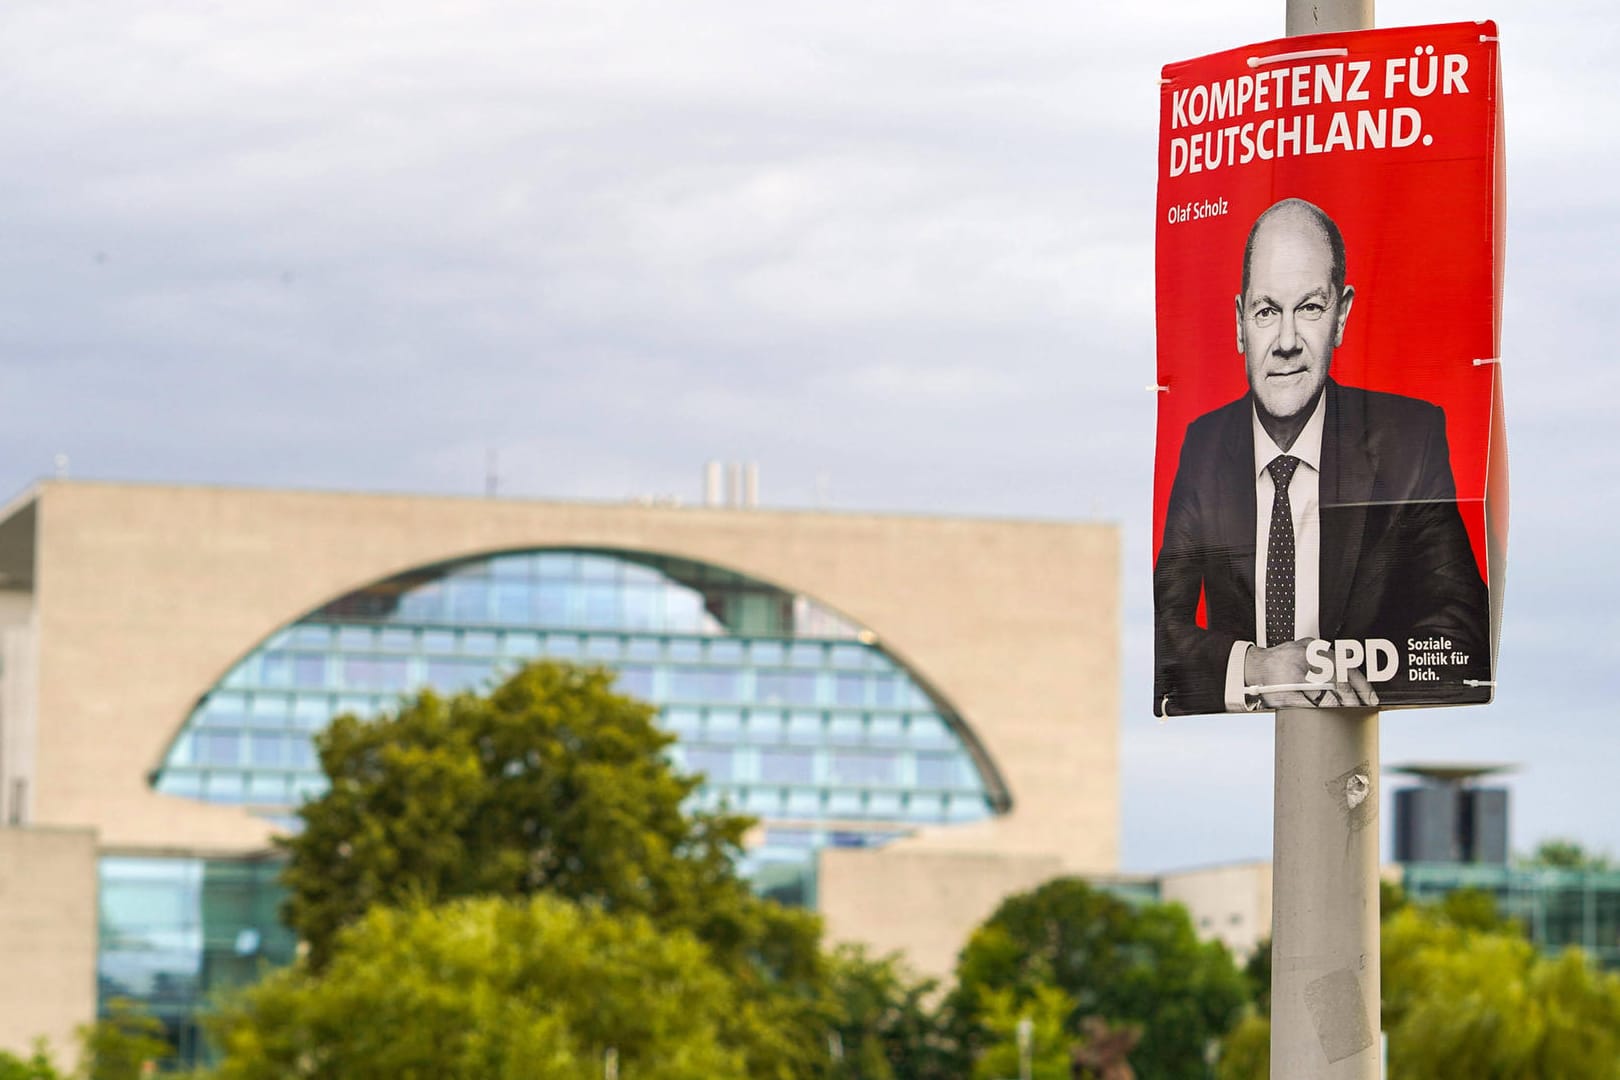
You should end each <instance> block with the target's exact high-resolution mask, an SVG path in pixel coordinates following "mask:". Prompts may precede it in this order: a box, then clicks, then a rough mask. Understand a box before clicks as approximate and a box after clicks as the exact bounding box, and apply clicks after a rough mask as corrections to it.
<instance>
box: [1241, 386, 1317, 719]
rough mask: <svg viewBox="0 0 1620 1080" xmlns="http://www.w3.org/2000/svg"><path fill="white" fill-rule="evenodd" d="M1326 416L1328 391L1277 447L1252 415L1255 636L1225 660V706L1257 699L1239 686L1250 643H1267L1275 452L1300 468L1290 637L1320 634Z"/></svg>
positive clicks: (1292, 490) (1294, 506)
mask: <svg viewBox="0 0 1620 1080" xmlns="http://www.w3.org/2000/svg"><path fill="white" fill-rule="evenodd" d="M1326 416H1327V394H1325V393H1324V394H1322V395H1321V396H1320V397H1318V398H1317V399H1316V408H1315V409H1314V410H1313V411H1312V412H1311V418H1310V419H1309V420H1307V421H1306V422H1305V427H1304V429H1303V430H1302V431H1301V432H1300V433H1299V438H1297V439H1295V440H1294V445H1293V446H1291V447H1289V448H1288V449H1287V450H1282V449H1279V448H1278V446H1277V444H1276V443H1274V442H1272V441H1271V436H1270V435H1268V434H1266V429H1265V428H1264V427H1262V426H1261V424H1260V415H1259V413H1257V412H1254V413H1251V414H1250V422H1251V423H1252V424H1253V425H1254V536H1255V545H1254V629H1255V636H1256V638H1257V639H1258V640H1256V641H1238V642H1234V643H1233V645H1232V652H1231V654H1230V655H1229V656H1228V658H1227V662H1226V707H1227V708H1228V709H1238V710H1253V709H1255V708H1257V707H1258V705H1259V702H1258V700H1256V701H1250V700H1247V699H1246V698H1245V696H1244V688H1243V658H1244V656H1245V655H1246V654H1247V653H1248V651H1249V646H1251V645H1259V646H1260V647H1261V648H1265V647H1266V646H1268V645H1272V644H1278V645H1280V644H1282V642H1270V641H1267V640H1266V549H1267V547H1268V546H1269V545H1270V542H1271V507H1272V503H1273V502H1275V501H1276V497H1277V493H1276V491H1275V489H1274V487H1273V484H1272V480H1271V472H1270V471H1269V470H1268V469H1267V466H1268V465H1270V464H1271V462H1272V460H1273V459H1275V458H1276V457H1277V455H1279V454H1285V453H1286V454H1291V455H1293V456H1294V457H1296V458H1298V459H1299V467H1298V468H1296V469H1295V470H1294V477H1293V479H1292V480H1290V481H1289V483H1288V507H1289V509H1290V510H1291V511H1292V516H1293V519H1294V634H1293V637H1290V638H1289V639H1288V640H1289V641H1295V640H1298V639H1299V638H1314V637H1318V636H1319V635H1320V634H1321V575H1322V515H1321V495H1320V492H1321V488H1322V428H1323V426H1324V425H1325V421H1326Z"/></svg>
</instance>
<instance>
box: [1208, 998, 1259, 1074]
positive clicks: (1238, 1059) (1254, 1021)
mask: <svg viewBox="0 0 1620 1080" xmlns="http://www.w3.org/2000/svg"><path fill="white" fill-rule="evenodd" d="M1270 1076H1271V1018H1270V1017H1269V1016H1266V1015H1264V1014H1262V1013H1260V1012H1258V1011H1256V1012H1251V1013H1249V1014H1247V1015H1246V1016H1244V1017H1243V1019H1242V1020H1239V1021H1238V1024H1237V1027H1235V1028H1233V1029H1232V1031H1231V1033H1230V1034H1228V1035H1227V1036H1226V1038H1225V1039H1224V1040H1222V1042H1221V1056H1220V1059H1219V1060H1218V1061H1216V1063H1215V1080H1268V1078H1269V1077H1270Z"/></svg>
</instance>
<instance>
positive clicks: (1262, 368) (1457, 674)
mask: <svg viewBox="0 0 1620 1080" xmlns="http://www.w3.org/2000/svg"><path fill="white" fill-rule="evenodd" d="M1161 81H1162V84H1163V87H1162V92H1161V95H1160V98H1161V100H1160V121H1159V198H1158V225H1157V228H1158V235H1157V297H1158V301H1157V329H1158V379H1157V384H1158V385H1157V388H1158V390H1159V394H1158V402H1159V423H1158V443H1157V452H1156V457H1155V461H1154V490H1153V498H1154V502H1153V536H1154V566H1153V599H1154V627H1155V640H1154V652H1155V656H1154V688H1153V695H1154V712H1155V713H1156V714H1157V715H1160V716H1166V715H1175V714H1187V713H1213V712H1236V711H1247V710H1253V709H1259V708H1266V709H1271V708H1281V707H1295V706H1321V707H1333V706H1362V705H1376V706H1380V707H1388V706H1397V705H1456V704H1473V703H1484V702H1488V701H1489V700H1490V699H1491V696H1492V693H1493V689H1494V685H1495V684H1494V668H1495V656H1494V654H1495V640H1496V636H1497V628H1498V613H1499V611H1500V599H1501V596H1500V582H1501V577H1502V558H1503V554H1504V552H1505V548H1506V531H1507V525H1506V512H1507V505H1506V504H1507V476H1506V451H1505V447H1504V444H1503V434H1502V433H1503V427H1502V398H1501V389H1500V378H1501V375H1500V372H1501V366H1500V364H1499V363H1497V358H1498V351H1497V344H1498V341H1499V334H1500V312H1501V296H1502V294H1501V287H1502V281H1501V265H1502V258H1501V256H1502V239H1503V237H1502V232H1503V230H1502V213H1503V209H1502V200H1503V190H1502V188H1503V170H1502V158H1501V154H1502V146H1501V94H1500V86H1499V77H1498V68H1497V45H1496V27H1495V24H1493V23H1490V22H1479V23H1456V24H1449V25H1443V26H1422V27H1403V28H1400V29H1390V30H1368V31H1359V32H1354V33H1342V34H1321V35H1315V36H1309V37H1292V38H1286V39H1283V40H1279V41H1271V42H1265V43H1263V44H1259V45H1252V46H1248V47H1245V48H1241V49H1233V50H1231V51H1229V52H1223V53H1217V54H1215V55H1213V56H1205V57H1201V58H1199V59H1196V60H1188V61H1186V62H1183V63H1177V64H1171V65H1169V66H1167V67H1166V68H1165V69H1164V77H1163V79H1162V80H1161Z"/></svg>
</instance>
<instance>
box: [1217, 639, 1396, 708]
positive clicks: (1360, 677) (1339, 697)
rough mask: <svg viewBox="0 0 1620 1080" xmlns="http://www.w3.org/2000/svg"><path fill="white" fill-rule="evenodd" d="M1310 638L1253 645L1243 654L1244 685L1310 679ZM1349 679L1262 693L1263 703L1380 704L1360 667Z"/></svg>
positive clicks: (1310, 705) (1290, 705) (1288, 705)
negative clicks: (1267, 645) (1307, 657)
mask: <svg viewBox="0 0 1620 1080" xmlns="http://www.w3.org/2000/svg"><path fill="white" fill-rule="evenodd" d="M1310 640H1311V639H1309V638H1300V639H1298V640H1296V641H1287V642H1284V643H1283V644H1281V645H1273V646H1272V647H1271V648H1269V649H1262V648H1261V647H1260V646H1258V645H1251V646H1250V647H1249V651H1248V652H1246V653H1244V654H1243V685H1244V686H1246V687H1247V686H1278V685H1288V684H1290V683H1309V682H1311V680H1310V679H1309V678H1307V675H1308V673H1309V672H1310V665H1309V664H1307V663H1306V661H1305V646H1307V645H1309V644H1310ZM1347 675H1348V677H1349V681H1348V682H1342V683H1326V682H1325V683H1316V684H1313V685H1314V686H1319V687H1320V688H1321V689H1311V690H1270V691H1267V692H1265V693H1262V694H1261V695H1260V704H1262V705H1263V706H1265V707H1266V708H1268V709H1297V708H1325V709H1326V708H1334V707H1337V706H1356V707H1376V706H1377V704H1378V695H1377V694H1375V693H1373V688H1372V684H1371V683H1369V682H1368V681H1367V676H1366V675H1365V674H1364V673H1362V671H1361V670H1360V669H1359V668H1351V669H1350V670H1349V672H1347Z"/></svg>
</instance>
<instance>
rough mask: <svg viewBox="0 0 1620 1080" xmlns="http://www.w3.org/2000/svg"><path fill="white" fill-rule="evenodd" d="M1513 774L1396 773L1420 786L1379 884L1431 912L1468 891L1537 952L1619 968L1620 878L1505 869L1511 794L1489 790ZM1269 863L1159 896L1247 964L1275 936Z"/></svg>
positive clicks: (1399, 807) (1189, 882)
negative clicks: (1488, 781)
mask: <svg viewBox="0 0 1620 1080" xmlns="http://www.w3.org/2000/svg"><path fill="white" fill-rule="evenodd" d="M1508 771H1511V766H1507V765H1474V764H1421V765H1392V766H1387V767H1386V768H1385V769H1384V773H1385V775H1390V774H1398V773H1406V774H1408V775H1411V776H1416V777H1417V778H1418V779H1419V781H1420V783H1419V784H1418V785H1417V786H1414V787H1408V788H1404V789H1400V790H1397V791H1396V792H1395V793H1394V796H1395V818H1394V827H1393V833H1394V847H1395V861H1394V862H1393V863H1391V864H1389V865H1387V866H1386V867H1385V868H1384V871H1383V876H1384V877H1385V878H1387V879H1388V880H1390V881H1393V882H1396V883H1398V884H1400V885H1401V886H1402V888H1403V889H1404V890H1405V892H1406V895H1407V897H1408V899H1410V900H1412V901H1413V902H1415V903H1420V904H1421V903H1432V902H1437V901H1439V900H1442V899H1444V898H1445V897H1446V896H1447V895H1449V894H1450V893H1453V892H1457V891H1459V890H1462V889H1477V890H1481V891H1483V892H1486V893H1489V894H1490V895H1491V896H1493V897H1494V898H1495V899H1496V904H1497V910H1498V911H1500V912H1501V913H1502V914H1503V915H1504V916H1506V917H1508V918H1511V919H1515V920H1517V921H1518V922H1519V923H1520V924H1521V925H1522V926H1523V927H1524V930H1525V933H1526V935H1527V936H1528V937H1529V938H1530V940H1531V942H1533V943H1534V944H1535V945H1536V947H1537V948H1539V949H1541V950H1543V951H1545V952H1558V951H1560V950H1562V949H1565V948H1568V947H1570V946H1578V947H1580V948H1583V949H1586V950H1587V951H1589V952H1590V953H1591V954H1592V956H1593V958H1594V959H1595V960H1596V961H1597V962H1598V963H1600V964H1602V965H1604V966H1605V967H1610V968H1620V871H1613V870H1591V869H1589V870H1573V869H1567V870H1561V869H1546V868H1541V867H1530V866H1518V865H1513V864H1512V863H1511V862H1510V861H1509V847H1508V811H1509V799H1508V791H1507V789H1506V788H1502V787H1485V786H1482V785H1480V783H1479V781H1480V780H1481V779H1483V778H1484V777H1486V776H1492V775H1499V774H1502V773H1505V772H1508ZM1271 885H1272V878H1271V863H1270V862H1268V861H1265V860H1253V861H1249V862H1238V863H1229V864H1225V865H1220V866H1211V867H1201V868H1195V869H1189V870H1174V871H1167V872H1165V873H1163V874H1161V875H1160V876H1159V878H1158V893H1159V896H1160V897H1161V898H1162V899H1164V900H1168V901H1174V902H1177V903H1180V904H1182V905H1184V906H1185V907H1186V908H1187V911H1188V914H1189V915H1190V916H1191V917H1192V920H1193V925H1194V926H1195V927H1196V928H1197V930H1198V932H1199V934H1200V936H1202V937H1206V938H1216V939H1218V940H1220V941H1222V942H1223V943H1224V944H1226V946H1227V947H1228V948H1230V949H1231V950H1232V951H1233V953H1234V954H1235V955H1236V956H1237V957H1238V958H1239V960H1240V961H1241V960H1242V959H1243V958H1245V957H1246V956H1248V955H1249V954H1250V953H1251V952H1252V951H1253V950H1254V949H1255V948H1256V947H1257V946H1258V945H1259V944H1261V943H1262V942H1264V941H1266V940H1268V939H1269V938H1270V935H1271Z"/></svg>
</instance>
